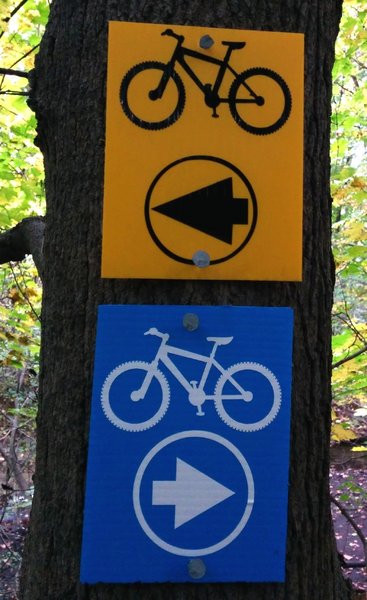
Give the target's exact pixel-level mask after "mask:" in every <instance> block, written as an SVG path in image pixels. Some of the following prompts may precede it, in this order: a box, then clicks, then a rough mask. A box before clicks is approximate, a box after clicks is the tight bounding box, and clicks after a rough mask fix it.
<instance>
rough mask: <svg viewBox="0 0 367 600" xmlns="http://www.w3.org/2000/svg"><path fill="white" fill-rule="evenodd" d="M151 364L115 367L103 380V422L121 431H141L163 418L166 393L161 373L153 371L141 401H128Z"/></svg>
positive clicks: (134, 363) (135, 363) (139, 363)
mask: <svg viewBox="0 0 367 600" xmlns="http://www.w3.org/2000/svg"><path fill="white" fill-rule="evenodd" d="M150 369H151V364H150V363H147V362H141V361H133V362H127V363H123V364H122V365H119V366H118V367H116V368H115V369H113V371H111V373H109V375H108V376H107V378H106V380H105V382H104V384H103V386H102V392H101V401H102V409H103V412H104V413H105V415H106V417H107V419H108V420H109V421H111V423H113V425H116V427H119V428H120V429H125V431H144V430H145V429H149V428H150V427H154V425H156V424H157V423H158V421H160V420H161V419H162V417H163V416H164V415H165V413H166V411H167V408H168V405H169V396H170V390H169V385H168V383H167V380H166V378H165V376H164V375H163V373H161V371H158V370H156V371H154V374H153V375H152V381H151V382H150V384H149V388H148V390H147V393H146V395H145V397H144V398H142V399H140V400H139V401H134V400H133V399H132V394H133V392H134V391H137V390H139V389H140V387H141V385H142V384H143V381H144V379H145V376H146V374H147V372H148V371H149V370H150Z"/></svg>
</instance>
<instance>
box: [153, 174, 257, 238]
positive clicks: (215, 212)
mask: <svg viewBox="0 0 367 600" xmlns="http://www.w3.org/2000/svg"><path fill="white" fill-rule="evenodd" d="M153 210H155V211H157V212H159V213H161V214H163V215H165V216H167V217H170V218H171V219H175V220H176V221H179V222H180V223H183V224H184V225H188V226H189V227H193V228H194V229H197V230H199V231H202V232H203V233H206V234H207V235H210V236H212V237H215V238H216V239H218V240H221V241H222V242H225V243H226V244H232V234H233V225H247V223H248V199H247V198H234V197H233V183H232V178H231V177H228V178H226V179H222V180H221V181H218V182H216V183H213V184H211V185H207V186H205V187H202V188H200V189H198V190H194V191H193V192H190V193H189V194H185V195H184V196H180V197H178V198H175V199H174V200H170V201H169V202H165V203H164V204H160V205H159V206H156V207H154V208H153Z"/></svg>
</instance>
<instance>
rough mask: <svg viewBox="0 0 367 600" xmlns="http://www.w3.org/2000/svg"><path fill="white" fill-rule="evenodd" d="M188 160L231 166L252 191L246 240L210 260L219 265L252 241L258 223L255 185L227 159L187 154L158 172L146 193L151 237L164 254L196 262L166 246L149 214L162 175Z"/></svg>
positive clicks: (184, 261) (189, 262)
mask: <svg viewBox="0 0 367 600" xmlns="http://www.w3.org/2000/svg"><path fill="white" fill-rule="evenodd" d="M188 160H209V161H211V162H215V163H219V164H221V165H224V166H225V167H227V168H229V169H230V170H231V171H233V172H234V173H236V175H237V176H238V177H239V178H240V179H241V181H242V182H243V183H244V184H245V186H246V187H247V189H248V190H249V192H250V196H251V200H252V206H253V219H252V223H251V227H250V230H249V232H248V234H247V236H246V238H245V240H244V241H243V242H242V244H240V246H239V247H238V248H237V249H236V250H234V251H233V252H231V253H230V254H228V255H227V256H225V257H223V258H216V259H215V260H211V261H210V265H217V264H219V263H222V262H225V261H226V260H230V259H231V258H233V257H234V256H236V254H238V253H239V252H240V251H241V250H242V249H243V248H244V247H245V246H246V244H247V243H248V242H249V241H250V239H251V237H252V234H253V232H254V230H255V227H256V223H257V201H256V196H255V192H254V190H253V187H252V185H251V183H250V182H249V180H248V179H247V177H245V175H244V174H243V173H242V172H241V171H240V170H239V169H238V168H237V167H235V166H234V165H232V164H231V163H230V162H228V161H227V160H224V159H223V158H217V157H215V156H206V155H199V154H198V155H193V156H185V157H184V158H179V159H178V160H175V161H173V162H172V163H170V164H169V165H167V166H166V167H164V169H162V171H160V172H159V173H158V175H156V176H155V178H154V179H153V181H152V183H151V184H150V186H149V189H148V192H147V195H146V199H145V206H144V215H145V222H146V224H147V228H148V231H149V233H150V236H151V238H152V239H153V241H154V242H155V244H156V245H157V246H158V248H159V249H160V250H162V252H164V254H166V255H167V256H169V257H170V258H172V259H173V260H176V261H177V262H181V263H184V264H185V265H194V263H193V261H192V260H191V259H189V258H182V257H181V256H178V255H177V254H175V253H174V252H171V250H169V249H168V248H166V246H164V244H163V243H162V242H161V241H160V239H159V238H158V236H157V235H156V233H155V232H154V229H153V225H152V223H151V220H150V216H149V209H150V200H151V197H152V193H153V190H154V188H155V186H156V184H157V183H158V181H159V180H160V179H161V177H163V175H164V174H165V173H167V171H169V170H170V169H172V168H173V167H175V166H176V165H179V164H181V163H184V162H186V161H188ZM210 265H209V266H210Z"/></svg>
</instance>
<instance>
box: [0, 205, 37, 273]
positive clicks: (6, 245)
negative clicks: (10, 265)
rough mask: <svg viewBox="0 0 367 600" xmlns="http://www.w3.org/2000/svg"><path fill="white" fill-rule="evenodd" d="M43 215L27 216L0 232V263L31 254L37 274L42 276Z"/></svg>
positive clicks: (16, 259) (20, 258) (21, 258)
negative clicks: (10, 227)
mask: <svg viewBox="0 0 367 600" xmlns="http://www.w3.org/2000/svg"><path fill="white" fill-rule="evenodd" d="M44 229H45V221H44V217H28V218H27V219H23V221H21V222H20V223H18V224H17V225H16V226H15V227H13V228H12V229H9V230H8V231H5V232H4V233H2V234H0V264H4V263H6V262H9V261H11V260H15V261H18V260H23V258H25V256H26V254H32V256H33V260H34V263H35V265H36V267H37V270H38V273H39V276H40V277H41V279H42V276H43V236H44Z"/></svg>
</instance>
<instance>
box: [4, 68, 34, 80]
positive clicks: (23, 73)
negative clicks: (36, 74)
mask: <svg viewBox="0 0 367 600" xmlns="http://www.w3.org/2000/svg"><path fill="white" fill-rule="evenodd" d="M0 75H12V76H13V77H24V78H25V79H28V73H26V71H18V70H17V69H3V68H1V67H0Z"/></svg>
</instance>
